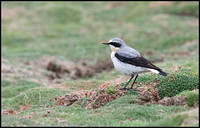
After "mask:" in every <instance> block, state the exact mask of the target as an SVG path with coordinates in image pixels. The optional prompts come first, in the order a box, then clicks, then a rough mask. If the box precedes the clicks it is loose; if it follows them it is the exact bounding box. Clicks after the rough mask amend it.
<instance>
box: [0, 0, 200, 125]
mask: <svg viewBox="0 0 200 128" xmlns="http://www.w3.org/2000/svg"><path fill="white" fill-rule="evenodd" d="M150 4H152V2H139V1H137V2H80V1H79V2H60V1H59V2H2V14H3V15H2V23H1V25H2V38H1V42H2V44H1V46H2V49H1V50H2V61H1V62H2V64H4V65H6V66H7V65H8V67H9V66H13V68H14V69H12V68H11V71H10V72H9V73H7V72H6V73H4V72H3V71H2V73H3V75H2V80H1V100H2V102H1V103H2V108H1V109H2V110H4V109H12V110H15V111H17V112H18V113H17V114H16V115H3V114H2V115H1V116H2V126H133V127H134V126H181V124H182V122H183V120H184V119H187V118H188V117H187V116H184V115H183V116H182V115H179V113H181V112H183V111H188V110H189V108H187V107H184V106H161V105H151V104H148V105H146V106H141V105H138V104H133V103H130V102H131V101H132V100H133V99H134V98H135V97H136V96H137V93H136V92H135V91H129V92H127V93H126V95H125V96H122V97H120V98H118V99H116V100H113V101H111V102H109V103H106V104H105V105H104V106H103V107H101V108H99V109H96V110H87V109H85V108H78V107H76V106H70V107H64V106H57V107H52V106H53V103H54V102H55V100H54V97H58V96H60V95H61V96H64V95H65V94H66V93H70V92H71V91H76V90H79V89H85V90H90V91H91V90H95V89H96V88H98V87H99V86H100V85H102V84H105V83H107V82H110V81H114V80H115V79H117V78H119V75H120V73H119V72H117V71H116V70H111V71H103V72H102V73H98V74H96V75H95V76H92V77H90V78H80V79H77V80H72V79H70V78H69V77H68V76H64V75H63V76H62V78H61V79H59V80H60V82H59V83H56V82H55V83H54V82H53V80H52V81H51V82H49V81H50V80H49V78H48V77H47V76H48V75H49V74H52V72H50V71H46V69H42V68H43V67H40V66H37V65H34V66H35V67H34V66H33V65H26V64H25V63H27V62H30V61H33V60H37V59H39V58H42V57H47V58H48V57H55V58H57V59H61V60H70V61H73V62H75V63H76V64H78V63H79V61H80V60H81V59H87V60H88V61H87V62H88V64H89V65H93V64H96V63H98V60H106V59H110V49H109V47H106V46H105V45H102V44H101V43H103V42H106V41H108V40H110V39H111V38H113V37H121V38H122V39H123V40H124V41H125V42H127V45H129V46H131V47H133V48H134V49H136V50H138V51H139V52H140V53H141V55H143V56H144V57H145V58H147V59H149V60H160V59H162V60H163V62H160V63H155V65H156V66H158V67H160V68H161V69H163V70H164V71H165V72H167V73H168V76H167V77H162V76H159V75H155V74H150V73H146V74H144V75H140V76H139V77H138V79H137V84H136V85H135V86H143V85H145V84H152V83H154V82H156V81H157V80H158V79H159V80H160V81H159V82H158V83H159V85H158V86H159V93H160V95H161V97H162V98H163V97H164V96H175V95H179V94H186V95H187V96H188V97H187V103H188V105H189V106H193V105H194V101H195V102H196V100H197V96H199V94H195V95H193V93H187V92H189V91H190V90H193V89H194V88H198V89H199V81H198V80H199V66H198V65H199V55H198V53H199V48H198V45H199V42H198V38H199V33H198V25H197V24H196V22H198V21H197V20H198V19H197V15H199V13H198V9H199V5H198V3H197V2H172V3H171V4H170V5H164V6H158V7H153V8H152V7H150ZM173 66H181V68H180V69H178V71H177V72H175V71H174V69H173ZM15 68H17V71H16V70H15ZM18 69H21V70H19V71H18ZM38 69H39V70H41V72H39V74H40V75H37V73H38ZM26 70H27V71H30V72H32V74H26ZM173 73H175V80H174V81H170V80H171V77H172V75H173ZM126 78H127V80H128V79H129V78H128V77H126ZM33 80H35V81H39V82H43V81H48V82H46V84H39V83H36V82H33ZM125 82H126V81H124V82H123V83H114V82H111V83H112V85H110V88H109V89H108V90H106V91H107V92H108V93H114V91H113V89H112V87H113V86H115V84H121V85H122V86H124V85H125ZM139 82H141V83H142V85H139ZM60 87H61V88H60ZM50 99H53V101H52V102H50ZM25 105H31V108H30V109H28V110H25V111H19V106H25ZM40 105H43V106H44V107H40ZM47 106H51V107H50V108H47ZM47 109H48V110H50V111H51V112H50V114H48V116H47V117H43V116H42V115H43V114H46V111H47ZM160 110H162V111H164V113H163V114H160ZM34 112H36V114H34ZM57 113H59V115H57ZM171 114H175V116H173V117H172V115H171ZM26 115H31V116H33V118H32V119H27V118H22V116H26ZM130 118H133V121H130V120H129V119H130ZM121 121H123V123H120V122H121ZM191 126H197V124H191Z"/></svg>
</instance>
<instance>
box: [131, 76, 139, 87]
mask: <svg viewBox="0 0 200 128" xmlns="http://www.w3.org/2000/svg"><path fill="white" fill-rule="evenodd" d="M137 77H138V75H137V76H136V77H135V80H134V81H133V83H132V85H131V87H130V88H129V89H132V88H133V85H134V83H135V81H136V79H137Z"/></svg>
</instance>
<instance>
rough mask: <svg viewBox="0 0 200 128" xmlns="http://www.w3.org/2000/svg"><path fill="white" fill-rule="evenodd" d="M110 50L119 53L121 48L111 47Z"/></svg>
mask: <svg viewBox="0 0 200 128" xmlns="http://www.w3.org/2000/svg"><path fill="white" fill-rule="evenodd" d="M110 49H111V51H112V52H114V53H115V52H117V51H118V50H119V48H116V47H110Z"/></svg>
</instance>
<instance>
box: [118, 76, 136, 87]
mask: <svg viewBox="0 0 200 128" xmlns="http://www.w3.org/2000/svg"><path fill="white" fill-rule="evenodd" d="M133 77H134V75H132V76H131V79H130V80H129V81H128V82H127V83H126V85H125V86H124V87H123V88H121V90H126V89H127V88H126V86H127V85H128V84H129V83H130V81H131V80H132V79H133Z"/></svg>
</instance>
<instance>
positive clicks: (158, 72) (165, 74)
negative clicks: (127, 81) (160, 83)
mask: <svg viewBox="0 0 200 128" xmlns="http://www.w3.org/2000/svg"><path fill="white" fill-rule="evenodd" d="M148 70H149V71H151V72H154V73H156V74H160V75H162V76H167V73H166V72H163V71H162V70H161V69H160V70H156V69H150V68H149V69H148Z"/></svg>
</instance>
